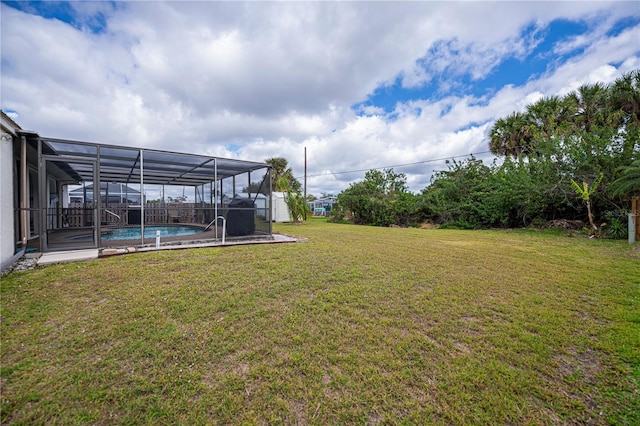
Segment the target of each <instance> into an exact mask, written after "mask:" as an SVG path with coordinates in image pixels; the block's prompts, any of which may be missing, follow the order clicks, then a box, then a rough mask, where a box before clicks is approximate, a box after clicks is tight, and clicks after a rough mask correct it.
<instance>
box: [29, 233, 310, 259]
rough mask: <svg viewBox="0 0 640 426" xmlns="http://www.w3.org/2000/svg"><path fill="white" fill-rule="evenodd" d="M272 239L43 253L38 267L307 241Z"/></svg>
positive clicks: (283, 238)
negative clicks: (151, 253) (159, 252)
mask: <svg viewBox="0 0 640 426" xmlns="http://www.w3.org/2000/svg"><path fill="white" fill-rule="evenodd" d="M271 237H272V238H259V239H227V240H226V241H225V243H224V244H222V242H221V241H194V242H184V243H183V244H166V243H165V244H163V245H161V246H160V247H158V248H156V247H155V246H152V247H129V248H119V249H114V248H102V249H83V250H68V251H54V252H47V253H42V254H41V255H40V257H39V258H38V259H37V261H36V263H37V265H38V266H44V265H51V264H54V263H63V262H79V261H87V260H93V259H97V258H99V257H106V256H112V255H121V254H128V253H135V252H137V253H140V252H148V251H156V250H181V249H190V248H205V247H231V246H237V245H253V244H280V243H295V242H305V241H306V239H301V238H296V237H292V236H289V235H283V234H272V235H271Z"/></svg>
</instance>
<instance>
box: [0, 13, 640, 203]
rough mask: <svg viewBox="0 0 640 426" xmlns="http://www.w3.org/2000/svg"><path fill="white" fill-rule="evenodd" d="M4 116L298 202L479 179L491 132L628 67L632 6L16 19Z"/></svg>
mask: <svg viewBox="0 0 640 426" xmlns="http://www.w3.org/2000/svg"><path fill="white" fill-rule="evenodd" d="M0 7H1V9H0V24H1V30H0V37H1V38H0V43H1V45H0V48H1V54H2V61H1V74H0V104H1V105H0V106H1V108H2V110H3V111H5V112H6V113H8V114H9V115H10V116H11V117H12V118H13V119H14V120H15V121H16V122H17V123H18V124H19V125H20V126H21V127H22V128H23V129H29V130H34V131H36V132H37V133H39V134H40V135H41V136H47V137H52V138H61V139H72V140H79V141H90V142H100V143H105V144H114V145H125V146H131V147H140V148H153V149H161V150H168V151H177V152H187V153H195V154H204V155H212V156H218V157H224V158H237V159H242V160H249V161H264V160H265V159H267V158H272V157H284V158H286V159H287V160H288V161H289V165H290V166H291V167H292V168H293V172H294V175H295V176H296V177H297V178H298V179H299V180H300V181H303V177H304V160H305V156H304V152H305V148H306V152H307V193H308V194H313V195H316V196H321V195H322V194H338V193H339V192H340V191H342V190H344V189H346V188H347V187H348V186H349V185H350V184H351V183H353V182H356V181H359V180H362V179H363V178H364V174H365V172H366V171H367V170H370V169H381V168H388V167H392V168H393V170H394V171H395V172H396V173H404V174H405V175H406V177H407V184H408V187H409V189H410V190H412V191H414V192H419V191H421V190H422V189H424V188H425V187H427V186H428V185H429V183H430V180H431V177H432V174H433V172H434V171H436V170H446V169H447V164H446V160H447V159H449V160H451V159H456V160H464V159H465V158H468V156H469V155H471V154H473V155H474V156H475V157H476V158H480V159H482V160H483V161H485V162H486V163H491V161H492V160H493V156H492V155H491V154H490V153H489V152H488V134H489V131H490V129H491V126H492V124H493V123H494V121H495V120H496V119H498V118H500V117H504V116H506V115H508V114H510V113H512V112H514V111H522V110H524V108H525V107H526V106H527V105H528V104H530V103H533V102H535V101H537V100H538V99H540V98H541V97H543V96H552V95H564V94H567V93H569V92H570V91H572V90H575V89H577V88H578V87H579V86H580V85H582V84H590V83H595V82H603V83H610V82H613V81H614V80H615V79H616V78H618V77H620V76H621V75H623V74H624V73H628V72H630V71H632V70H635V69H638V68H640V2H638V1H633V2H626V1H616V2H596V1H568V2H560V1H553V2H551V1H548V2H547V1H538V2H526V1H519V2H516V1H512V2H509V1H501V2H484V1H470V2H432V1H424V2H396V1H394V2H383V1H376V2H260V1H257V2H213V1H197V2H189V1H180V2H177V1H176V2H160V1H129V2H120V1H117V2H106V1H91V2H85V1H82V2H52V1H39V2H13V1H7V2H5V1H3V2H2V5H1V6H0Z"/></svg>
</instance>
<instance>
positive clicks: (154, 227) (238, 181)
mask: <svg viewBox="0 0 640 426" xmlns="http://www.w3.org/2000/svg"><path fill="white" fill-rule="evenodd" d="M16 142H19V143H20V145H21V146H20V148H19V150H16V151H15V152H16V153H20V158H17V157H18V156H17V155H16V166H17V167H16V170H17V171H19V176H17V179H16V181H18V182H19V186H20V188H19V191H17V193H18V194H19V196H18V198H19V199H17V200H16V201H19V202H18V203H16V204H17V205H19V206H20V208H18V209H17V212H16V214H17V215H19V217H18V218H17V219H18V220H16V223H19V224H20V227H21V229H20V230H16V231H18V232H16V233H17V234H19V235H20V236H21V238H22V244H23V245H24V244H25V243H26V244H27V245H28V246H30V247H34V248H36V249H39V250H41V251H53V250H71V249H80V248H101V247H117V246H126V247H128V246H140V245H148V244H154V243H155V242H156V238H157V237H160V239H161V241H162V242H163V243H171V242H173V243H177V242H178V241H180V242H183V241H185V240H191V241H193V240H207V241H210V240H221V239H222V238H223V234H224V236H225V237H226V238H227V239H233V238H269V237H271V217H270V215H271V211H270V209H269V206H270V200H271V170H270V166H269V165H268V164H266V163H259V162H250V161H241V160H232V159H225V158H217V157H211V156H203V155H194V154H185V153H179V152H167V151H158V150H151V149H138V148H130V147H123V146H113V145H103V144H96V143H88V142H78V141H69V140H60V139H50V138H43V137H40V136H38V135H36V134H29V133H23V134H22V135H21V137H20V140H19V141H16ZM16 148H17V147H16ZM145 228H147V229H146V230H145ZM178 228H179V229H178ZM149 231H152V233H150V232H149Z"/></svg>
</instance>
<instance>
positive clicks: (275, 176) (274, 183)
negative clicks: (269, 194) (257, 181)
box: [265, 157, 302, 192]
mask: <svg viewBox="0 0 640 426" xmlns="http://www.w3.org/2000/svg"><path fill="white" fill-rule="evenodd" d="M265 162H266V163H267V164H269V165H270V166H271V190H272V191H283V192H288V191H290V190H294V191H297V190H300V188H301V187H302V185H301V184H300V182H299V181H298V180H297V179H296V178H295V177H294V176H293V170H292V169H291V167H288V166H289V162H288V161H287V160H286V158H282V157H273V158H268V159H266V160H265Z"/></svg>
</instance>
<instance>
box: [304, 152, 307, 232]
mask: <svg viewBox="0 0 640 426" xmlns="http://www.w3.org/2000/svg"><path fill="white" fill-rule="evenodd" d="M304 205H305V206H306V205H307V147H306V146H305V147H304ZM304 220H305V221H306V220H307V208H306V207H305V208H304Z"/></svg>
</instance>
